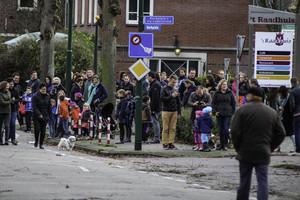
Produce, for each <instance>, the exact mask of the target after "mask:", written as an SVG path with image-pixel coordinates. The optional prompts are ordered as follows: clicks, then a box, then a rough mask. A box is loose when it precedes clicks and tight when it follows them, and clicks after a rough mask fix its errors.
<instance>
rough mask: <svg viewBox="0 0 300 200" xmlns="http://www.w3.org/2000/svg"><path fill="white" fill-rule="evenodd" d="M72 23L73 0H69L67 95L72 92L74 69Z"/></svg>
mask: <svg viewBox="0 0 300 200" xmlns="http://www.w3.org/2000/svg"><path fill="white" fill-rule="evenodd" d="M72 25H73V0H69V30H68V50H67V68H66V89H67V95H68V96H70V92H71V70H72Z"/></svg>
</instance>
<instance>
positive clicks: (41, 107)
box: [32, 83, 53, 149]
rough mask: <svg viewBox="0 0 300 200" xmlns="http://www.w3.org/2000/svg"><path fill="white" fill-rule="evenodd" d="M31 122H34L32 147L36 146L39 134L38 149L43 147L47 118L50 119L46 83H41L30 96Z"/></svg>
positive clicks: (49, 104) (50, 109)
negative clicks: (31, 96) (36, 90)
mask: <svg viewBox="0 0 300 200" xmlns="http://www.w3.org/2000/svg"><path fill="white" fill-rule="evenodd" d="M32 107H33V122H34V136H35V142H34V147H37V145H38V141H39V136H40V143H39V145H40V149H44V147H43V142H44V138H45V134H46V127H47V123H48V121H49V120H51V121H52V118H53V117H52V108H51V103H50V96H49V94H47V88H46V83H41V84H40V86H39V91H38V92H36V93H35V94H34V96H33V98H32Z"/></svg>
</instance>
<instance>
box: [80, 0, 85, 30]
mask: <svg viewBox="0 0 300 200" xmlns="http://www.w3.org/2000/svg"><path fill="white" fill-rule="evenodd" d="M84 19H85V0H81V24H84Z"/></svg>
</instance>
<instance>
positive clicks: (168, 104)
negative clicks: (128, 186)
mask: <svg viewBox="0 0 300 200" xmlns="http://www.w3.org/2000/svg"><path fill="white" fill-rule="evenodd" d="M179 74H180V76H179V77H177V76H176V75H174V74H172V75H170V76H169V77H168V76H167V74H166V73H165V72H162V73H158V72H153V71H151V72H149V73H148V75H147V76H146V77H145V78H143V79H142V82H143V108H142V135H143V136H142V141H143V142H144V143H150V144H155V143H161V142H162V146H163V148H164V149H176V147H175V145H174V140H175V130H176V123H177V119H178V117H180V115H181V109H184V108H187V107H190V108H191V113H190V120H191V122H192V124H193V127H192V130H193V133H194V137H195V146H194V150H201V151H210V149H209V148H207V145H206V144H204V143H206V142H203V141H207V138H204V137H202V136H201V132H203V130H202V129H203V126H204V125H203V123H204V122H203V119H204V118H205V117H207V114H210V115H211V114H213V115H215V116H216V122H217V123H216V124H217V127H218V133H219V136H220V143H221V144H220V145H219V146H218V147H217V150H225V151H226V150H227V149H228V141H229V126H230V122H231V118H232V116H233V115H234V113H235V110H236V103H238V104H239V106H241V105H243V104H245V102H246V95H247V93H248V91H249V90H250V88H253V87H255V88H257V89H259V90H260V92H262V97H261V98H262V102H264V103H268V105H269V106H270V107H272V108H273V109H275V110H277V111H278V113H279V116H280V119H281V121H282V123H283V125H284V127H285V130H286V134H287V135H288V136H290V137H291V140H292V141H293V143H294V144H295V147H296V148H297V149H296V152H300V149H299V148H300V147H299V145H300V144H299V141H298V140H299V136H298V132H299V129H300V128H299V127H298V126H297V123H296V122H297V120H299V119H298V116H300V111H299V110H300V108H298V107H300V102H299V99H298V98H297V97H298V96H297V95H298V93H300V92H299V91H298V85H297V84H298V82H297V79H295V78H293V79H292V80H291V81H292V85H293V89H292V90H291V91H289V90H288V89H287V88H286V87H285V86H281V87H280V88H279V89H276V90H275V91H274V89H270V91H267V93H268V95H267V97H266V93H265V89H263V88H261V87H260V86H259V84H258V81H257V80H256V79H254V78H252V79H250V80H248V79H247V76H246V74H245V73H239V74H238V76H239V86H237V84H236V81H235V80H234V79H233V80H229V81H227V80H226V79H224V71H223V70H219V71H218V73H217V75H212V74H208V75H206V80H205V83H203V85H202V84H201V83H200V82H199V81H198V80H197V79H196V78H197V77H196V70H195V69H193V68H191V69H189V72H188V73H187V71H186V69H185V68H180V71H179ZM19 82H20V75H19V74H18V73H15V74H13V76H12V78H9V79H7V80H6V81H2V82H1V84H0V128H1V130H2V127H4V131H2V132H1V141H0V144H1V145H8V140H9V139H10V140H11V143H12V144H14V145H17V141H16V138H15V131H16V126H15V125H16V120H17V119H18V121H19V123H20V125H21V126H26V130H25V132H31V121H32V120H33V121H34V134H35V139H36V140H35V144H34V146H35V147H37V146H39V147H40V148H43V141H44V137H45V132H46V127H47V126H48V127H49V138H54V137H63V136H65V137H68V136H69V135H70V130H68V129H69V127H68V119H69V116H70V115H71V116H72V118H73V120H74V121H75V123H74V127H73V128H74V130H73V131H74V132H75V134H77V133H78V119H79V113H81V116H82V131H83V132H82V133H83V136H88V133H89V122H90V117H91V115H93V114H94V113H95V112H97V109H98V106H99V105H100V104H102V103H103V102H104V100H105V99H106V97H107V90H106V88H105V86H104V85H103V84H102V83H101V81H100V78H99V77H98V76H97V75H95V74H94V71H93V69H88V70H87V71H86V72H81V73H75V74H72V88H71V92H70V96H69V97H67V96H66V92H67V91H66V89H65V87H64V84H65V83H64V82H63V81H61V79H60V78H59V77H54V78H51V77H50V76H47V77H46V79H45V80H44V81H40V80H39V78H38V74H37V72H36V71H33V72H32V74H31V78H30V80H29V81H28V84H27V87H26V89H25V90H24V89H23V88H22V87H21V86H20V84H19ZM135 84H136V80H135V79H132V80H131V79H130V76H129V75H128V74H126V73H125V72H121V73H120V80H117V81H116V93H117V99H118V100H117V102H116V104H115V105H116V106H115V113H114V118H115V120H116V121H117V122H118V125H119V130H120V141H119V142H117V144H123V143H125V142H131V135H132V126H133V123H134V115H135V100H134V96H135ZM237 87H238V88H239V95H238V102H236V100H235V98H236V95H237V94H236V91H237ZM274 93H275V94H276V95H274ZM272 95H273V97H272ZM299 95H300V94H299ZM298 104H299V105H298ZM204 110H205V112H203V111H204ZM208 110H210V111H209V112H207V111H208ZM298 112H299V113H298ZM160 115H161V116H160ZM160 117H161V119H162V131H161V130H160V124H159V118H160ZM24 119H25V120H24ZM201 120H202V122H201ZM293 120H294V122H295V123H293ZM23 121H25V123H24V122H23ZM208 121H210V120H208ZM150 125H151V126H152V127H153V137H152V140H149V139H150V138H149V130H150ZM206 125H207V126H206ZM206 125H205V127H206V128H205V134H208V133H211V131H210V130H211V129H212V128H213V127H211V123H210V122H207V124H206ZM208 127H210V128H208ZM201 130H202V131H201ZM3 133H5V134H4V140H3ZM294 133H296V134H294ZM95 134H96V133H95V129H94V132H93V136H94V135H95ZM161 135H162V136H161ZM203 136H204V134H203ZM295 136H296V139H295ZM201 138H203V141H202V140H201ZM278 150H280V147H279V148H278Z"/></svg>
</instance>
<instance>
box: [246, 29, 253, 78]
mask: <svg viewBox="0 0 300 200" xmlns="http://www.w3.org/2000/svg"><path fill="white" fill-rule="evenodd" d="M248 52H249V53H248V55H249V60H248V73H247V74H248V77H250V78H251V77H252V76H253V70H252V66H253V24H249V51H248Z"/></svg>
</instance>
